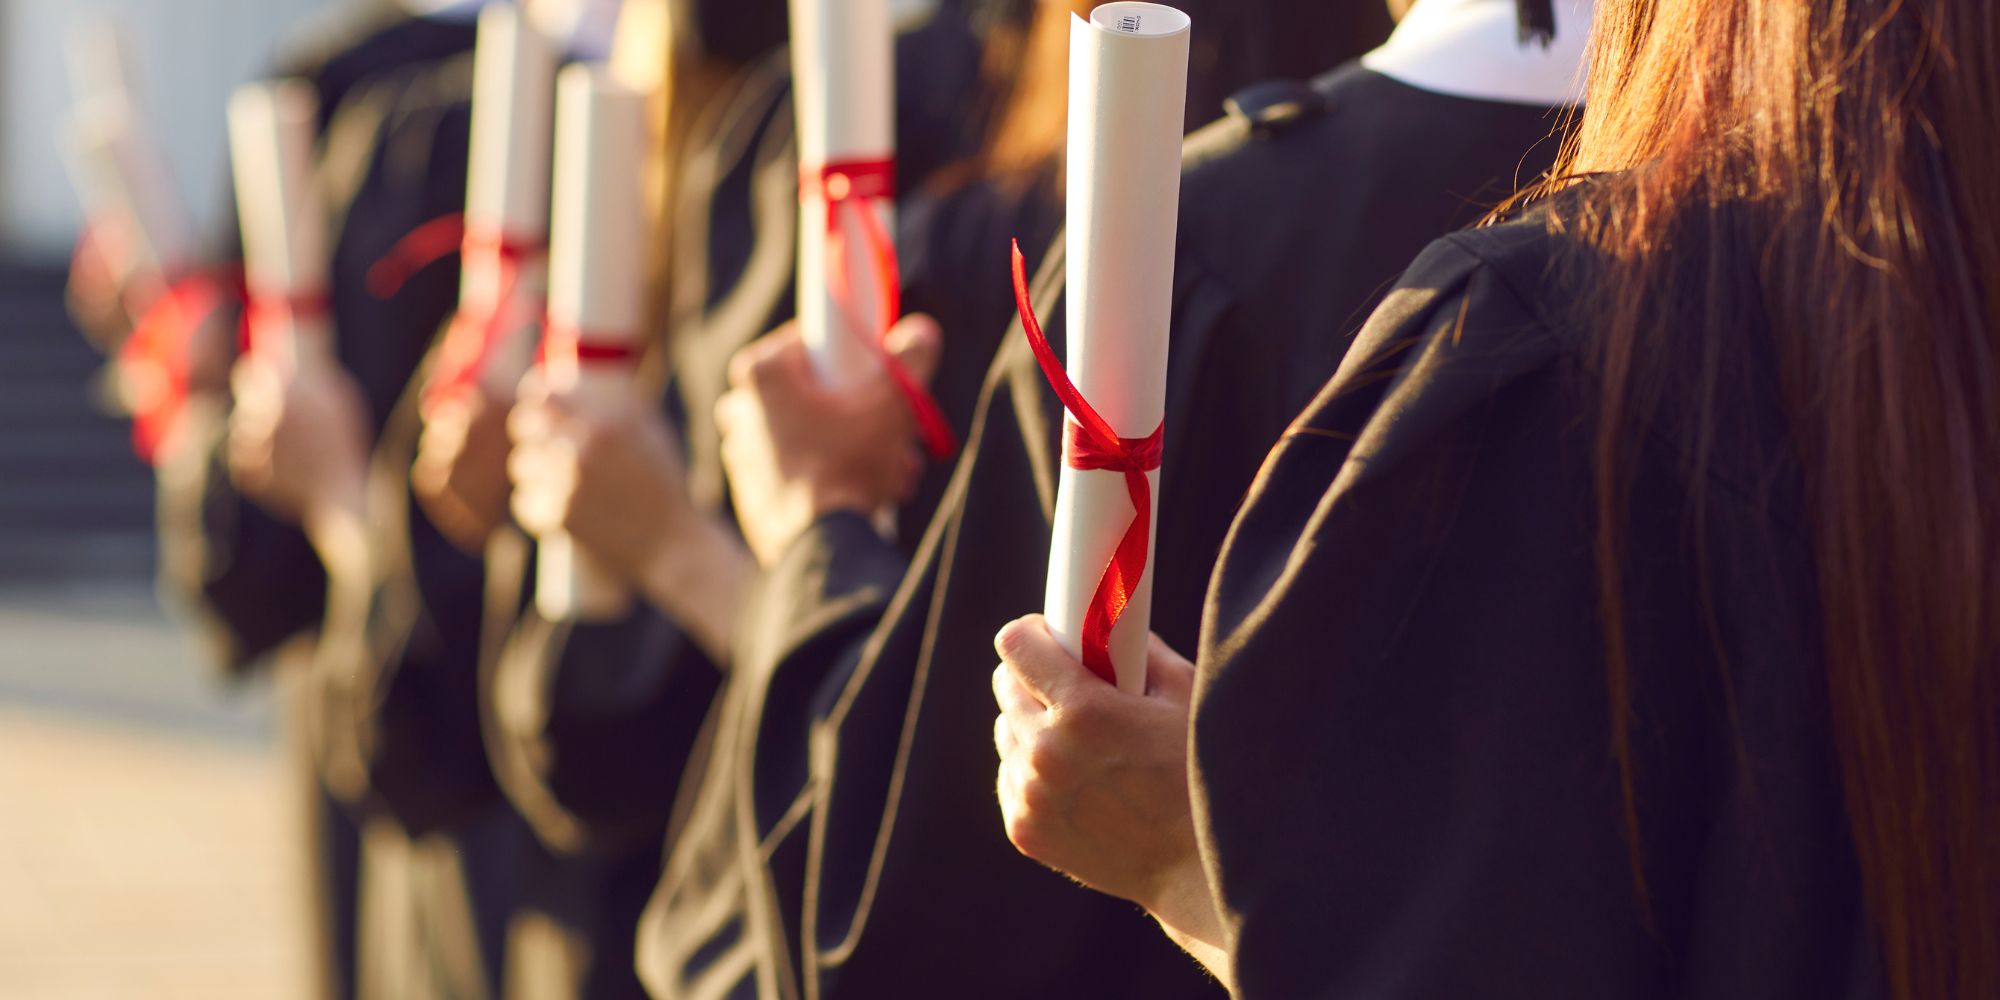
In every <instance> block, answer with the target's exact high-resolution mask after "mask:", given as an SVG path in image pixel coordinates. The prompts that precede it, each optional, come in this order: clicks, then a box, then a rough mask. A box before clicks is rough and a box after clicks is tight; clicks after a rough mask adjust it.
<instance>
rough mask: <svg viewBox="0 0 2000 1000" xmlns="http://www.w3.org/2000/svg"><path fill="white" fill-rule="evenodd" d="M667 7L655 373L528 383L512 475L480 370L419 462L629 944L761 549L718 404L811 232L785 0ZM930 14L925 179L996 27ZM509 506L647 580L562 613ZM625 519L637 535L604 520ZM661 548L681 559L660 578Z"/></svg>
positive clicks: (907, 96)
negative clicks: (546, 602) (729, 480)
mask: <svg viewBox="0 0 2000 1000" xmlns="http://www.w3.org/2000/svg"><path fill="white" fill-rule="evenodd" d="M670 14H671V16H670V19H669V25H670V28H671V30H672V31H673V33H674V39H673V45H672V49H671V51H672V53H673V57H672V61H671V65H670V67H669V70H668V73H669V77H668V79H669V84H668V88H669V89H668V99H667V101H666V108H665V123H664V124H665V131H664V143H663V149H664V150H665V156H664V157H663V161H664V162H663V165H662V170H661V177H660V180H661V182H662V191H663V192H664V198H663V203H664V204H665V205H666V206H668V208H667V210H666V212H665V223H666V229H667V231H666V232H665V233H663V235H662V240H661V244H662V246H661V249H662V250H663V251H664V252H663V253H662V254H661V257H663V258H664V261H663V264H662V266H661V268H660V271H661V281H660V287H659V297H660V299H661V301H662V303H663V305H662V308H661V312H662V315H663V318H662V321H661V329H662V332H663V335H662V338H661V342H660V344H659V345H658V346H657V349H655V350H653V351H652V352H650V353H651V356H650V357H648V358H647V359H646V361H645V363H643V364H642V366H641V369H640V371H639V378H640V381H641V383H642V385H643V386H646V387H647V388H645V389H643V390H642V392H641V394H640V395H639V397H638V398H637V399H635V403H636V404H637V405H635V406H634V407H633V408H632V409H631V410H630V411H627V412H623V413H619V414H613V415H609V416H606V415H596V416H593V417H591V418H588V419H586V418H584V417H583V416H582V414H580V413H578V412H576V410H575V409H574V408H573V407H572V406H571V404H570V402H569V400H567V399H565V398H563V397H554V398H546V394H545V393H544V392H543V391H542V390H540V389H539V388H536V387H535V386H534V385H533V380H532V379H531V380H530V388H529V393H528V396H527V397H526V400H525V401H524V402H523V403H522V404H520V405H518V406H513V407H511V408H512V409H513V411H514V413H513V423H514V425H515V426H514V430H515V432H516V434H517V436H518V437H519V438H520V442H521V443H520V444H519V445H518V446H516V447H514V448H513V449H512V451H513V455H512V458H511V464H512V465H513V466H514V469H513V471H514V479H515V482H514V483H509V481H508V471H509V470H508V464H509V454H508V452H509V448H508V442H507V439H506V438H505V437H504V436H503V435H504V433H505V430H506V425H507V418H508V412H509V409H510V404H511V403H512V400H511V399H510V398H509V397H508V396H506V395H504V394H500V393H495V392H493V390H491V389H490V388H484V387H471V388H469V389H468V390H467V391H466V392H464V393H462V394H460V395H459V396H458V397H456V399H455V401H454V402H451V403H448V404H444V405H440V406H439V407H437V408H435V409H434V410H433V411H432V412H430V413H429V414H428V415H427V416H428V419H427V422H426V426H425V429H424V433H423V438H422V443H421V445H420V448H419V453H418V457H417V460H416V473H415V475H416V481H417V484H418V496H419V497H420V498H421V499H422V501H423V502H424V504H425V506H426V508H427V509H429V510H431V511H433V512H435V515H436V517H437V521H438V523H439V524H440V525H441V526H442V525H450V526H451V529H450V530H451V531H452V532H453V535H454V537H455V538H456V539H457V541H458V542H459V544H460V545H461V546H463V547H465V548H467V549H469V550H474V551H479V550H482V549H483V551H484V552H485V554H486V556H487V570H488V577H489V580H490V581H491V583H490V585H489V587H488V597H489V599H488V602H487V611H486V628H485V635H486V642H487V646H486V651H485V653H484V654H483V655H484V658H485V660H486V662H485V665H484V666H483V667H482V671H481V675H482V685H483V691H482V706H483V711H484V713H485V722H484V724H485V727H486V729H485V735H486V740H487V744H488V751H489V754H490V759H491V761H492V766H493V767H494V769H495V771H496V772H497V774H498V776H499V779H500V784H501V786H502V788H503V789H504V790H505V792H506V794H507V795H508V797H509V799H510V801H511V802H512V803H513V805H514V807H515V808H516V809H517V810H518V811H519V812H520V813H521V815H523V816H524V817H526V818H527V819H528V820H529V821H530V822H531V824H532V825H533V827H534V829H535V831H536V833H537V835H538V837H539V839H540V841H541V843H542V844H543V845H544V847H545V848H546V849H547V850H549V851H551V852H554V853H556V854H558V855H560V856H562V857H563V858H564V859H566V861H567V862H568V863H569V864H570V865H571V866H572V870H584V869H589V870H594V871H596V872H598V873H600V875H599V877H598V879H597V880H598V881H599V882H600V883H601V884H602V885H603V886H604V889H605V891H606V892H607V893H608V894H610V895H612V896H615V897H616V898H617V899H618V900H620V901H622V902H621V905H623V903H624V902H629V904H630V910H629V913H627V912H626V911H623V910H621V911H620V913H621V915H622V916H623V918H624V924H623V926H622V928H617V927H614V926H613V925H611V924H608V923H607V924H606V925H605V929H604V932H605V934H606V935H609V934H613V933H617V932H618V931H620V930H622V933H623V938H622V940H620V941H617V942H616V943H615V944H616V945H617V946H622V947H625V948H629V947H630V944H631V941H632V939H633V936H634V931H635V926H636V922H637V912H638V907H639V905H641V904H642V903H643V901H644V899H645V897H646V894H647V893H648V892H649V891H650V888H651V886H652V884H653V883H654V881H655V880H656V879H657V876H658V865H659V860H660V856H661V855H660V851H661V843H662V841H663V839H664V838H665V836H666V828H667V822H668V816H669V813H670V810H671V808H672V804H673V801H674V798H675V794H676V792H675V786H676V783H677V782H678V781H679V779H680V777H681V774H682V772H683V770H684V769H685V763H686V761H687V759H688V758H689V756H690V755H691V754H692V753H693V752H694V749H695V744H696V740H697V737H698V736H699V734H700V732H701V726H702V720H703V718H704V716H705V714H706V713H707V711H708V708H709V702H710V699H711V697H712V695H713V692H714V691H715V690H716V687H717V685H718V684H719V682H720V679H721V676H722V675H721V672H720V670H719V668H718V666H717V665H716V664H718V663H720V664H726V662H727V659H728V649H727V645H726V641H727V632H728V625H727V622H726V617H727V616H728V615H729V614H731V613H732V609H731V608H730V607H729V605H728V602H727V600H725V599H726V598H727V597H728V596H729V595H730V594H731V593H732V589H733V588H731V587H730V586H729V580H730V574H731V573H732V572H748V571H749V570H750V569H752V567H753V563H752V561H751V559H750V557H749V556H748V554H747V553H746V552H745V551H744V550H743V548H742V544H741V542H740V540H739V539H738V537H737V535H736V533H735V529H734V528H733V526H731V525H730V524H729V523H728V521H727V519H726V517H721V516H718V515H719V514H720V512H722V511H724V510H725V509H726V501H725V499H724V496H723V492H722V489H723V487H722V479H721V472H720V462H719V458H717V457H715V456H716V453H717V447H716V445H715V443H714V432H713V430H712V429H710V428H712V424H711V423H710V422H709V414H710V412H711V410H712V401H713V399H714V398H715V397H716V396H719V395H720V393H721V391H722V385H723V381H724V366H725V363H726V361H727V359H728V357H729V356H730V355H731V354H732V353H733V352H734V351H735V350H737V349H738V348H740V347H741V346H742V345H743V344H744V343H747V342H748V341H750V340H751V339H753V338H754V337H756V336H757V335H758V334H759V333H760V332H762V331H763V330H766V329H768V328H769V327H770V326H771V325H773V324H775V323H777V322H779V321H781V320H782V319H784V318H786V317H787V316H789V315H790V312H791V308H792V307H791V299H792V285H793V276H792V269H793V263H794V261H795V260H796V252H797V251H796V243H795V236H794V234H795V232H796V225H797V193H796V192H797V176H798V169H797V163H796V153H795V151H794V147H793V144H792V129H791V124H792V121H791V112H790V106H789V73H788V64H789V63H788V55H787V53H786V52H785V51H784V49H783V48H782V46H781V43H782V41H783V38H784V29H785V24H786V18H785V10H784V5H783V4H782V3H777V2H773V3H768V4H765V5H762V6H756V5H752V6H747V7H746V6H745V5H742V4H731V5H724V6H717V5H712V4H687V5H679V6H675V7H673V8H670ZM919 14H920V15H921V16H916V17H913V18H912V19H911V20H909V21H908V22H906V23H905V24H904V26H903V32H902V35H901V38H900V40H899V42H898V49H899V62H900V64H901V66H902V71H901V73H900V74H899V76H900V78H901V82H900V83H899V88H900V89H901V91H902V93H903V99H902V100H900V101H899V107H900V108H901V109H902V116H901V119H900V122H899V141H900V142H901V144H902V145H903V146H904V147H905V148H906V149H908V150H910V151H911V153H912V157H913V159H911V160H908V161H906V162H907V163H910V164H911V170H913V171H915V173H914V177H915V178H916V180H917V181H922V180H923V178H924V177H925V176H927V175H928V174H930V173H934V172H935V171H936V170H937V168H938V166H939V165H941V164H944V163H947V162H949V161H950V160H951V159H953V158H954V157H960V156H963V155H964V154H963V140H962V139H961V138H960V137H961V136H962V135H963V134H964V132H965V122H964V116H963V108H964V106H965V105H966V104H968V103H970V102H971V101H972V99H973V97H974V95H973V93H972V87H973V86H974V85H975V84H976V83H977V79H976V77H975V76H974V75H972V74H971V73H970V72H968V71H967V69H966V67H967V66H976V65H977V63H978V45H979V43H980V40H979V37H978V35H977V34H976V33H975V32H976V26H975V22H974V21H973V20H972V19H970V18H969V17H968V16H967V12H966V11H965V10H964V9H963V8H961V7H960V6H958V5H956V4H944V5H940V6H939V7H938V8H937V9H935V10H932V11H926V12H919ZM926 163H928V164H929V166H926V165H925V164H926ZM557 442H562V443H561V444H558V443H557ZM572 447H573V449H574V450H573V451H572V450H571V448H572ZM684 454H685V455H687V456H688V459H686V460H685V464H684V460H683V459H682V458H681V456H682V455H684ZM552 487H554V488H555V489H554V490H552ZM557 491H559V492H557ZM510 506H511V507H512V508H513V510H514V511H515V512H518V513H519V515H520V521H521V522H522V524H524V525H525V526H527V527H530V528H538V529H540V530H542V531H546V530H548V529H549V528H550V527H552V526H555V525H558V524H565V523H569V522H568V521H567V520H566V519H574V523H570V527H571V528H572V533H573V535H574V536H575V537H577V539H578V541H579V543H580V544H581V545H583V546H584V547H585V548H586V550H587V551H593V552H595V553H597V554H599V555H600V556H604V557H607V558H605V560H604V561H605V562H606V563H607V564H609V565H611V566H614V567H617V568H619V569H620V570H621V571H623V572H627V573H631V574H632V576H631V577H630V580H631V582H632V583H633V584H634V589H635V590H637V591H639V592H640V594H641V598H642V599H641V600H640V601H639V602H638V603H636V604H635V606H634V607H633V609H632V611H631V613H630V614H628V615H626V616H624V617H623V618H621V619H618V620H615V621H611V622H586V621H573V620H550V619H546V618H544V617H543V616H542V615H541V614H540V613H539V611H538V609H536V608H534V607H532V606H531V605H529V604H528V602H527V601H526V600H525V596H526V594H527V592H528V591H529V589H531V588H530V587H529V586H528V581H531V580H532V579H533V573H534V569H533V561H532V560H533V554H534V553H533V549H532V546H531V545H530V544H528V540H527V538H526V536H525V535H524V534H522V533H521V532H519V531H517V530H515V529H514V528H513V527H511V526H509V525H508V524H507V523H506V518H507V516H508V514H509V507H510ZM615 525H622V526H626V527H627V528H628V529H636V530H637V531H639V532H640V534H638V535H636V536H633V535H613V536H610V537H609V538H608V539H607V535H606V533H605V530H604V529H605V528H607V527H609V526H615ZM648 564H650V565H653V566H656V567H665V568H667V569H668V571H669V572H668V573H667V574H666V576H667V580H666V583H665V584H664V585H662V583H661V577H660V576H657V575H655V576H648V575H646V574H645V573H644V571H643V570H644V567H645V566H646V565H648ZM718 623H720V624H718ZM608 947H609V946H607V948H608ZM628 954H629V953H628ZM630 966H631V963H630V960H629V958H628V960H627V972H628V974H629V972H630Z"/></svg>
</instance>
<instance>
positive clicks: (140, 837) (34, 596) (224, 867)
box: [0, 581, 307, 1000]
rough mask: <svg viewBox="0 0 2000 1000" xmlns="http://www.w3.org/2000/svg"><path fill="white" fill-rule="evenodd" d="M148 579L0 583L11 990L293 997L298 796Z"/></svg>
mask: <svg viewBox="0 0 2000 1000" xmlns="http://www.w3.org/2000/svg"><path fill="white" fill-rule="evenodd" d="M269 701H270V699H269V695H268V692H267V691H263V690H261V689H257V688H250V689H246V690H242V691H238V692H235V693H233V694H232V693H227V692H225V691H224V690H223V689H222V687H221V686H220V685H219V683H218V682H217V681H216V680H215V678H213V677H211V676H207V675H205V674H204V672H203V671H202V670H201V668H200V667H199V666H198V658H197V657H196V655H195V654H194V651H193V650H192V648H191V646H190V644H189V642H188V640H187V638H186V635H185V630H183V629H181V628H179V627H178V626H176V625H174V624H171V623H170V622H168V620H167V619H166V618H165V617H164V616H162V615H161V614H160V613H159V611H158V610H156V609H155V608H154V607H153V603H152V600H151V595H150V594H149V593H148V592H147V591H146V589H145V588H144V587H143V586H142V585H139V584H134V583H106V582H101V581H94V582H90V583H75V584H68V585H49V586H38V587H34V588H25V587H13V588H0V998H4V1000H99V998H103V1000H128V998H131V1000H180V998H189V1000H194V998H200V1000H235V998H244V1000H287V998H292V997H300V996H302V995H303V992H304V989H303V984H304V983H305V982H306V981H307V980H306V973H305V969H306V959H307V952H306V948H305V942H306V936H305V935H306V929H305V913H306V911H305V909H304V907H303V904H302V902H301V900H302V899H303V896H302V893H303V892H304V891H305V884H304V867H303V864H302V862H301V859H300V857H299V856H298V855H297V854H296V853H295V852H296V851H297V850H298V849H299V845H301V844H302V843H303V842H304V841H303V837H302V836H301V835H300V833H299V831H298V830H297V828H296V827H295V826H294V824H295V823H296V822H297V816H298V811H297V809H296V808H295V807H294V800H293V799H292V798H291V796H295V795H297V794H298V791H297V788H296V786H295V785H294V784H293V783H292V782H290V781H289V780H288V774H289V772H288V769H287V767H286V765H285V761H284V760H283V758H282V752H281V750H280V748H279V744H278V742H277V740H276V738H275V736H274V734H273V732H272V727H271V722H270V709H269Z"/></svg>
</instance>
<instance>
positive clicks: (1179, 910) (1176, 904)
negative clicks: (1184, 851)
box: [1146, 858, 1236, 992]
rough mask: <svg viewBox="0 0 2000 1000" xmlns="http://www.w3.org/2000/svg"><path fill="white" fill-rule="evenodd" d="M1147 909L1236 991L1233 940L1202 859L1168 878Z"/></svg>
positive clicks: (1176, 941)
mask: <svg viewBox="0 0 2000 1000" xmlns="http://www.w3.org/2000/svg"><path fill="white" fill-rule="evenodd" d="M1146 909H1147V912H1149V913H1151V914H1152V916H1153V919H1154V920H1156V921H1158V922H1159V925H1160V929H1161V930H1163V931H1165V932H1166V934H1167V937H1168V939H1169V940H1171V941H1173V942H1174V944H1176V945H1179V946H1180V949H1181V950H1182V951H1185V952H1187V953H1188V955H1190V956H1191V957H1193V958H1194V960H1195V961H1197V962H1200V963H1201V964H1202V967H1203V968H1205V969H1207V970H1208V971H1209V974H1210V975H1213V976H1214V977H1215V978H1216V981H1217V982H1220V983H1221V984H1222V985H1223V986H1224V987H1226V988H1228V989H1229V990H1230V991H1231V992H1234V991H1235V989H1236V983H1235V978H1234V974H1233V972H1234V970H1233V967H1234V963H1233V961H1232V960H1231V955H1230V950H1229V945H1228V943H1227V942H1228V940H1229V937H1228V934H1227V933H1226V932H1225V931H1224V929H1223V926H1222V915H1221V914H1220V913H1219V912H1217V910H1216V906H1215V891H1214V888H1213V886H1211V885H1210V884H1209V880H1208V871H1207V869H1206V868H1204V867H1203V866H1202V864H1201V861H1200V860H1199V859H1198V858H1191V859H1189V861H1188V862H1187V863H1186V864H1183V865H1181V866H1179V867H1178V868H1176V869H1175V871H1174V872H1172V873H1171V874H1169V875H1166V876H1164V877H1163V878H1162V879H1161V882H1160V885H1159V886H1158V887H1157V889H1156V890H1155V893H1154V897H1153V899H1152V900H1151V901H1150V902H1148V903H1147V904H1146Z"/></svg>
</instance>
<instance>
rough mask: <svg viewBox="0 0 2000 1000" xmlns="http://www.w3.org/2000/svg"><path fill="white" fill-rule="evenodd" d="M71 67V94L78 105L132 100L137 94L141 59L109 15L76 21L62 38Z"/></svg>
mask: <svg viewBox="0 0 2000 1000" xmlns="http://www.w3.org/2000/svg"><path fill="white" fill-rule="evenodd" d="M63 43H64V44H63V54H64V56H66V57H67V58H66V61H67V62H68V64H69V81H70V91H71V95H72V97H74V99H75V101H76V103H78V104H87V103H89V102H91V101H94V100H96V99H98V98H100V97H118V98H123V99H125V100H128V101H129V100H132V99H133V98H134V97H135V96H136V95H137V93H138V90H139V88H138V84H137V79H138V62H139V60H138V57H137V56H136V55H135V54H134V52H133V46H132V36H131V34H130V33H129V32H127V31H126V30H125V26H124V25H122V24H120V23H119V22H118V20H117V18H115V17H112V16H111V15H110V14H107V13H101V12H100V13H97V14H91V15H86V16H84V17H82V18H80V19H78V20H77V22H76V23H75V24H74V25H73V26H72V27H71V28H70V30H69V33H68V34H67V35H66V36H65V37H64V38H63Z"/></svg>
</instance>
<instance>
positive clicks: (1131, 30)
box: [1118, 14, 1139, 35]
mask: <svg viewBox="0 0 2000 1000" xmlns="http://www.w3.org/2000/svg"><path fill="white" fill-rule="evenodd" d="M1118 30H1119V31H1122V32H1124V33H1126V34H1128V35H1136V34H1138V33H1139V15H1137V14H1127V15H1125V16H1124V17H1121V18H1119V19H1118Z"/></svg>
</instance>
